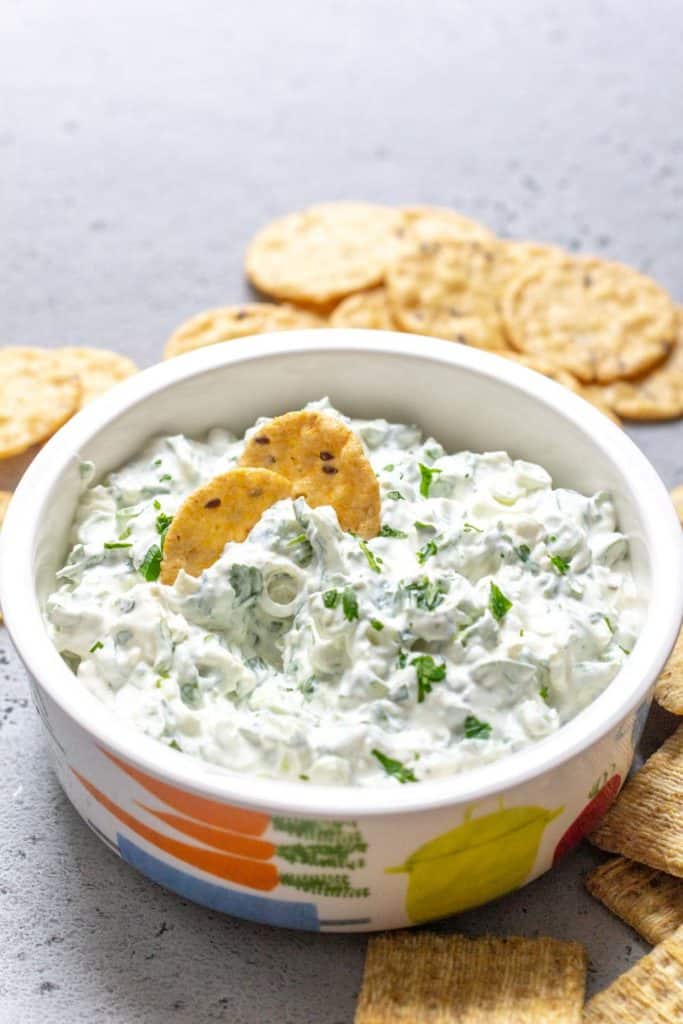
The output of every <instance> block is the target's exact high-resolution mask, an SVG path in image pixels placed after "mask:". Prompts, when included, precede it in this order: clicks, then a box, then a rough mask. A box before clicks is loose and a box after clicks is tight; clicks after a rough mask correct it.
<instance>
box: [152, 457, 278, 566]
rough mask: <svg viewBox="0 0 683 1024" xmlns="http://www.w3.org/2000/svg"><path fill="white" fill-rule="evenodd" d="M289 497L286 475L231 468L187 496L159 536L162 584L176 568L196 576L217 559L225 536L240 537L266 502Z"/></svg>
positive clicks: (261, 512) (223, 546) (257, 517)
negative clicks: (163, 534)
mask: <svg viewBox="0 0 683 1024" xmlns="http://www.w3.org/2000/svg"><path fill="white" fill-rule="evenodd" d="M290 497H292V487H291V485H290V483H289V481H288V480H286V479H285V478H284V477H283V476H280V475H279V474H278V473H272V472H271V471H270V470H267V469H231V470H229V471H228V472H227V473H223V474H221V475H220V476H217V477H214V479H213V480H209V482H208V483H206V484H202V486H201V487H198V488H197V490H196V491H193V492H192V494H190V495H188V497H187V498H186V499H185V501H184V502H183V504H182V505H181V506H180V508H179V509H178V511H177V512H176V514H175V515H174V517H173V521H172V523H171V525H170V527H169V529H168V533H167V534H166V539H165V540H164V553H163V560H162V563H161V573H160V579H161V582H162V583H169V584H170V583H173V582H174V581H175V578H176V576H177V575H178V573H179V572H180V570H181V569H184V570H185V572H186V573H188V575H190V576H199V575H200V574H201V573H202V572H203V571H204V570H205V569H208V567H209V566H210V565H213V564H214V562H216V561H218V559H219V558H220V556H221V555H222V553H223V549H224V548H225V545H226V544H227V543H228V541H238V542H239V541H243V540H245V539H246V538H247V537H248V535H249V533H250V532H251V530H252V529H253V527H254V526H256V524H257V522H258V521H259V519H260V518H261V516H262V515H263V513H264V512H265V511H266V509H267V508H270V506H271V505H274V504H275V502H276V501H282V500H283V498H290Z"/></svg>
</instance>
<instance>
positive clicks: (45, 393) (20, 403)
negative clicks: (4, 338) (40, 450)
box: [0, 348, 81, 459]
mask: <svg viewBox="0 0 683 1024" xmlns="http://www.w3.org/2000/svg"><path fill="white" fill-rule="evenodd" d="M80 399H81V382H80V379H79V378H78V376H77V375H76V374H74V373H65V372H64V370H63V369H62V366H61V364H60V362H59V359H58V358H55V353H54V352H51V351H49V350H48V349H41V348H4V349H0V459H7V458H10V456H12V455H18V454H20V453H21V452H23V451H26V449H27V448H31V447H32V446H33V445H34V444H39V443H40V442H41V441H45V440H47V438H48V437H50V436H51V435H52V434H54V433H55V431H56V430H59V428H60V427H61V426H62V424H63V423H65V422H66V421H67V420H68V419H69V417H70V416H73V414H74V413H75V412H76V411H77V409H78V407H79V403H80Z"/></svg>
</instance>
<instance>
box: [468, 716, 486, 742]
mask: <svg viewBox="0 0 683 1024" xmlns="http://www.w3.org/2000/svg"><path fill="white" fill-rule="evenodd" d="M490 735H491V726H490V725H489V723H488V722H480V721H479V719H478V718H476V717H475V716H474V715H468V716H467V718H466V719H465V736H466V737H467V739H468V740H487V739H488V738H489V736H490Z"/></svg>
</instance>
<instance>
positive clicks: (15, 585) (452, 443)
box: [0, 330, 683, 930]
mask: <svg viewBox="0 0 683 1024" xmlns="http://www.w3.org/2000/svg"><path fill="white" fill-rule="evenodd" d="M323 395H329V396H330V398H331V400H332V401H333V403H334V404H335V405H336V406H338V407H339V408H340V409H342V410H343V411H344V412H346V413H348V414H350V415H352V416H366V417H377V416H385V417H387V418H389V419H394V420H403V421H406V420H407V421H414V422H417V423H419V424H420V425H421V426H422V427H423V428H424V430H425V431H426V432H428V433H431V434H433V435H434V436H435V437H437V438H438V440H439V441H441V442H442V443H443V444H444V446H445V447H446V448H447V450H449V451H456V450H459V449H466V448H470V449H474V450H494V449H501V448H503V449H506V450H507V451H508V452H510V453H511V454H512V455H513V456H517V457H523V458H525V459H529V460H531V461H535V462H539V463H541V464H542V465H543V466H545V467H546V468H547V469H548V470H549V471H550V472H551V473H552V475H553V478H554V481H555V484H556V485H560V486H562V485H564V486H569V487H574V488H576V489H578V490H580V491H584V492H593V491H595V490H598V489H601V488H607V489H609V490H610V491H612V493H613V494H614V496H615V499H616V505H617V509H618V514H619V518H620V523H621V527H622V529H624V530H625V531H626V533H627V534H628V535H629V537H630V541H631V553H632V560H633V565H634V571H635V573H636V575H637V579H638V581H639V585H640V587H641V588H642V591H643V594H645V595H646V596H647V613H646V619H645V623H644V626H643V630H642V634H641V636H640V638H639V640H638V642H637V644H636V646H635V649H634V651H633V653H632V654H631V656H630V658H629V659H628V661H627V663H626V665H625V666H624V668H623V669H622V671H621V672H620V673H619V675H618V677H617V678H616V679H615V680H614V682H613V683H612V684H611V685H610V686H609V687H608V689H607V690H606V691H605V692H604V693H603V694H602V695H601V696H600V697H599V698H598V699H597V700H596V701H595V702H594V703H593V704H592V705H591V706H590V707H588V708H587V709H586V710H585V711H583V712H581V713H580V714H579V715H578V716H577V717H576V718H575V719H574V720H573V721H571V722H570V723H569V724H567V725H566V726H564V728H563V729H562V730H561V731H560V732H559V733H557V734H556V735H554V736H552V737H550V738H548V739H545V740H543V741H541V742H540V743H538V744H536V745H535V746H533V747H530V748H529V749H527V750H524V751H522V752H519V753H517V754H514V755H512V756H510V757H508V758H506V759H504V760H502V761H499V762H498V763H496V764H493V765H489V766H486V767H482V768H480V769H478V770H476V771H471V772H468V773H467V774H462V775H457V776H454V777H452V778H447V779H442V780H438V781H434V782H425V783H421V784H419V785H416V786H397V787H396V788H382V789H373V788H364V789H354V788H350V787H346V788H341V787H339V788H330V787H319V786H315V785H311V784H306V785H301V784H294V783H291V782H284V781H283V782H280V781H268V780H261V779H252V778H249V777H245V776H243V775H231V774H226V773H224V772H219V771H218V770H217V769H214V768H212V767H211V766H208V765H206V764H203V763H201V762H199V761H196V760H193V759H191V758H189V757H187V756H185V755H182V754H178V753H177V752H175V751H173V750H170V749H168V748H167V747H165V746H163V745H161V744H159V743H157V742H156V741H154V740H152V739H149V738H147V737H145V736H143V735H141V734H140V733H138V732H136V731H134V730H133V729H132V728H131V727H130V726H128V725H127V724H126V723H125V722H123V721H118V720H116V719H115V718H112V717H111V714H110V713H109V712H108V711H107V709H106V708H105V707H104V706H103V705H102V704H100V703H99V702H98V701H97V700H96V699H95V698H94V697H93V696H91V695H90V693H88V692H87V691H86V690H85V689H84V688H82V687H81V686H80V684H78V683H77V682H76V681H75V680H74V677H73V676H72V675H71V673H70V671H69V670H68V668H67V667H66V665H65V664H64V663H63V661H62V659H61V658H60V656H59V654H58V653H57V651H56V650H55V648H54V647H53V646H52V644H51V642H50V640H49V639H48V636H47V633H46V631H45V628H44V626H43V620H42V617H41V607H42V605H43V602H44V600H45V598H46V596H47V594H48V593H49V592H50V589H51V588H52V586H53V580H54V571H55V569H56V568H58V567H59V566H60V565H61V564H62V561H63V559H64V557H65V554H66V550H67V537H68V532H69V527H70V524H71V521H72V517H73V514H74V509H75V506H76V501H77V495H78V491H79V475H78V462H79V461H80V460H81V459H92V460H93V461H94V462H95V463H96V466H97V469H98V473H99V475H103V474H105V473H106V472H108V471H109V470H111V469H113V468H115V467H117V466H119V465H120V464H121V463H123V462H125V461H126V460H127V459H129V458H130V457H131V456H132V455H133V454H134V453H136V452H137V451H138V449H139V448H140V447H141V446H142V445H143V443H144V442H145V441H146V440H147V439H148V438H150V437H151V436H153V435H155V434H168V433H171V432H178V431H182V432H184V433H188V434H195V435H196V434H201V433H202V432H204V431H206V430H207V429H208V428H209V427H211V426H215V425H226V426H228V427H230V428H231V429H232V430H234V431H236V432H241V431H242V430H243V429H244V428H245V427H246V426H247V425H249V424H250V423H252V422H253V421H254V419H255V418H256V417H257V415H263V414H268V415H270V414H277V413H281V412H284V411H286V410H289V409H296V408H299V407H301V406H302V405H303V404H304V403H305V402H306V401H308V400H310V399H314V398H318V397H321V396H323ZM0 561H1V566H2V568H1V577H0V580H1V584H2V603H3V609H4V613H5V618H6V620H7V625H8V628H9V630H10V633H11V635H12V638H13V640H14V643H15V644H16V647H17V650H18V651H19V654H20V655H21V657H22V659H23V661H24V663H25V665H26V668H27V670H28V673H29V676H30V680H31V691H32V694H33V697H34V700H35V703H36V705H37V708H38V711H39V713H40V715H41V718H42V720H43V723H44V725H45V727H46V729H47V733H48V736H49V738H50V749H51V752H52V756H53V758H54V763H55V767H56V771H57V775H58V777H59V779H60V782H61V784H62V786H63V787H64V789H65V790H66V793H67V794H68V796H69V798H70V799H71V801H72V802H73V804H74V805H75V807H76V809H77V810H78V811H79V813H80V814H81V815H82V816H83V817H84V818H85V820H86V821H87V822H88V823H89V824H90V825H91V826H92V827H93V828H94V829H95V830H96V831H97V833H98V834H99V835H100V836H101V837H102V839H103V840H105V841H106V842H107V843H108V844H109V845H110V846H111V847H113V848H114V849H115V850H116V851H117V852H118V853H119V854H120V855H121V856H122V857H124V858H125V859H126V860H127V861H128V862H130V863H131V864H133V865H134V866H135V867H137V868H138V869H139V870H140V871H142V872H144V873H145V874H147V875H148V876H149V877H150V878H153V879H154V880H155V881H157V882H160V883H161V884H163V885H165V886H167V887H168V888H170V889H173V890H175V891H176V892H178V893H180V894H182V895H183V896H184V897H187V898H190V899H193V900H196V901H198V902H200V903H204V904H207V905H209V906H211V907H213V908H215V909H219V910H223V911H226V912H228V913H231V914H237V915H241V916H243V917H247V918H251V919H253V920H257V921H265V922H270V923H272V924H280V925H286V926H290V927H299V928H308V929H325V930H353V929H358V930H361V929H375V928H393V927H398V926H404V925H408V924H412V923H415V922H416V921H419V920H427V919H429V918H432V917H438V916H442V915H445V914H450V913H455V912H457V911H459V910H462V909H464V908H466V907H472V906H476V905H478V904H480V903H483V902H485V901H486V900H489V899H492V898H494V897H496V896H499V895H502V894H503V893H505V892H507V891H509V890H511V889H514V888H516V887H518V886H521V885H524V884H525V883H526V882H529V881H531V880H532V879H533V878H535V877H537V876H538V875H540V874H541V873H542V872H544V871H546V870H547V869H548V868H549V867H550V866H551V865H552V863H553V861H554V859H556V858H557V856H558V855H559V854H560V853H562V852H563V851H564V850H566V849H568V848H569V847H570V846H571V845H572V843H573V842H575V841H577V840H578V839H579V838H580V836H581V835H582V834H584V833H585V832H586V831H587V830H588V829H589V828H591V827H592V826H593V825H594V824H595V823H596V821H597V820H598V818H599V816H600V814H601V813H604V810H605V809H606V807H607V806H608V804H609V802H610V801H611V800H612V799H614V796H615V795H616V792H617V791H618V788H619V785H620V783H621V780H622V779H623V778H624V776H625V775H626V773H627V771H628V768H629V765H630V763H631V759H632V755H633V747H634V743H635V742H636V739H637V736H638V734H639V729H640V727H641V726H642V724H643V721H644V717H645V714H646V712H647V708H648V705H649V701H650V698H651V693H652V688H653V685H654V682H655V680H656V678H657V675H658V673H659V672H660V670H661V668H662V666H663V665H664V662H665V661H666V658H667V656H668V654H669V652H670V650H671V647H672V645H673V643H674V640H675V637H676V634H677V632H678V629H679V626H680V621H681V613H682V609H683V581H682V578H681V572H680V565H681V529H680V525H679V523H678V521H677V519H676V516H675V514H674V511H673V508H672V505H671V501H670V499H669V496H668V494H667V492H666V490H665V488H664V486H663V485H662V483H661V481H660V480H659V478H658V476H657V474H656V473H655V471H654V470H653V469H652V467H651V466H650V464H649V463H648V462H647V460H646V459H645V457H644V456H643V455H642V454H641V453H640V451H638V449H637V448H636V447H635V446H634V445H633V444H632V442H631V441H630V440H629V439H628V437H627V436H626V435H625V434H624V433H623V432H622V431H621V430H619V429H618V428H617V427H615V426H614V425H613V424H612V423H610V422H609V421H608V420H607V419H606V418H605V417H603V416H602V415H601V414H600V413H599V412H597V411H596V410H595V409H593V408H592V407H591V406H589V405H587V404H586V403H585V402H583V401H582V400H581V399H579V398H577V397H576V396H575V395H573V394H571V393H570V392H569V391H566V390H564V389H562V388H560V387H559V386H558V385H556V384H554V383H552V382H551V381H548V380H546V379H545V378H543V377H540V376H538V375H537V374H535V373H532V372H530V371H528V370H526V369H524V368H522V367H521V366H518V365H515V364H514V363H511V362H508V361H505V360H503V359H500V358H498V357H496V356H493V355H489V354H487V353H484V352H480V351H477V350H475V349H471V348H465V347H463V346H461V345H454V344H450V343H447V342H439V341H433V340H427V339H424V338H419V337H414V336H411V335H406V334H392V333H375V332H369V331H367V332H366V331H350V330H340V331H316V332H292V333H290V334H288V335H284V334H274V335H270V336H263V337H260V338H256V339H248V340H246V341H239V342H230V343H228V344H224V345H218V346H214V347H211V348H207V349H203V350H201V351H199V352H195V353H192V354H191V355H188V356H183V357H181V358H179V359H175V360H172V361H170V362H167V363H164V364H161V365H158V366H155V367H152V368H151V369H149V370H146V371H145V372H144V373H141V374H140V375H139V376H136V377H133V378H131V379H130V380H128V381H126V382H125V383H123V384H121V385H119V386H118V387H117V388H115V389H114V390H113V391H112V392H110V393H109V394H108V395H106V396H104V397H103V398H102V399H100V400H99V401H97V402H96V403H94V404H93V405H92V406H90V407H88V408H86V409H85V410H84V411H83V412H81V413H79V415H78V416H76V417H75V419H73V420H72V421H71V422H70V423H68V424H67V425H66V426H65V427H63V428H62V430H60V431H59V433H58V434H57V435H56V437H54V438H53V439H52V440H51V441H50V442H49V444H47V445H46V447H45V448H44V449H43V451H41V453H40V454H39V455H38V456H37V458H36V459H35V461H34V463H33V464H32V465H31V467H30V468H29V470H28V472H27V473H26V475H25V477H24V478H23V480H22V482H21V484H20V485H19V487H18V489H17V492H16V494H15V497H14V499H13V501H12V503H11V506H10V509H9V512H8V515H7V519H6V521H5V526H4V529H3V535H2V555H1V559H0Z"/></svg>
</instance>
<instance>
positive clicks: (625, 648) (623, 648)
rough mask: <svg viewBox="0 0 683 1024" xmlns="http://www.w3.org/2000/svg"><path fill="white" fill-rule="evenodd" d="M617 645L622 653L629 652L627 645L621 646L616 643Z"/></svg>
mask: <svg viewBox="0 0 683 1024" xmlns="http://www.w3.org/2000/svg"><path fill="white" fill-rule="evenodd" d="M617 647H618V648H619V650H620V651H621V652H622V654H630V653H631V652H630V651H629V650H628V648H627V647H622V646H621V644H617Z"/></svg>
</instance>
